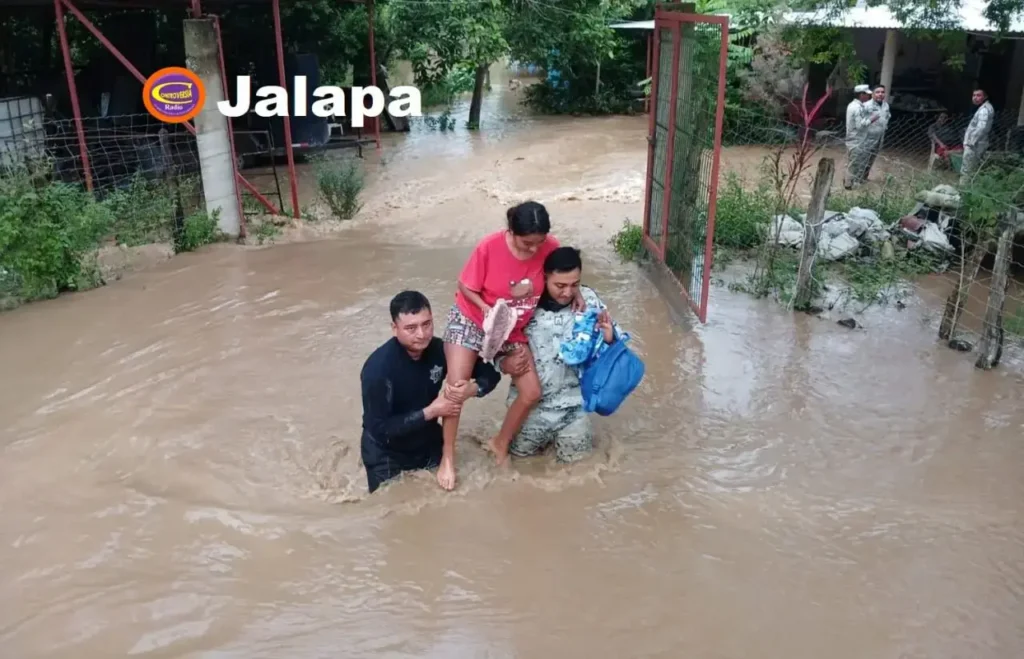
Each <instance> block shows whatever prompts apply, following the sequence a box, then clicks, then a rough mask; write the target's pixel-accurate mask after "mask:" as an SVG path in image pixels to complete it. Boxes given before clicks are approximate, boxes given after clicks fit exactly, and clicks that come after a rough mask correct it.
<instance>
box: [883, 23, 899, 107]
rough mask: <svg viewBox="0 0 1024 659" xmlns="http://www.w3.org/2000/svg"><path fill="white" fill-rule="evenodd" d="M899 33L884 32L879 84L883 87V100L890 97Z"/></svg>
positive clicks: (894, 31)
mask: <svg viewBox="0 0 1024 659" xmlns="http://www.w3.org/2000/svg"><path fill="white" fill-rule="evenodd" d="M899 41H900V33H899V32H897V31H896V30H886V31H885V48H884V50H882V75H881V80H879V82H880V83H881V84H882V85H884V86H885V99H886V100H889V98H891V97H892V74H893V70H894V69H895V68H896V52H897V51H898V50H899Z"/></svg>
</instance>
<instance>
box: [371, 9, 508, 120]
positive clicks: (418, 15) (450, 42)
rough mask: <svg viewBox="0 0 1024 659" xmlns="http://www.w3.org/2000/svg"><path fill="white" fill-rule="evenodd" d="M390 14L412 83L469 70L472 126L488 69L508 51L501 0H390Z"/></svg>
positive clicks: (438, 80) (437, 80)
mask: <svg viewBox="0 0 1024 659" xmlns="http://www.w3.org/2000/svg"><path fill="white" fill-rule="evenodd" d="M389 10H390V20H391V25H392V27H393V30H394V36H395V40H396V42H397V43H400V44H402V47H401V51H402V54H404V55H405V57H407V58H408V59H409V61H411V62H412V66H413V72H414V73H415V75H416V80H417V82H419V83H420V84H423V85H437V84H441V82H442V80H443V79H444V78H445V76H447V75H448V74H449V73H451V72H452V71H453V70H454V69H455V68H456V67H457V66H459V65H463V64H468V65H470V66H471V67H472V68H473V71H474V84H473V100H472V102H471V103H470V106H469V127H470V128H477V127H478V126H479V125H480V109H481V106H482V104H483V92H484V80H485V79H486V76H487V69H488V68H489V67H490V65H491V64H492V63H494V62H495V61H497V60H499V59H500V58H501V57H503V56H504V55H506V54H507V53H508V42H507V41H506V39H505V30H506V26H507V20H508V12H507V10H506V8H505V6H504V5H503V4H502V3H501V1H500V0H452V1H451V2H409V1H408V0H395V1H394V2H392V3H391V5H390V7H389Z"/></svg>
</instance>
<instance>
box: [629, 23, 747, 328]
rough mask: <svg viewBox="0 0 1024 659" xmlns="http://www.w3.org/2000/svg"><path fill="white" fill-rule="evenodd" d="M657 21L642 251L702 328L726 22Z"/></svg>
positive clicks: (721, 108) (715, 188) (718, 148)
mask: <svg viewBox="0 0 1024 659" xmlns="http://www.w3.org/2000/svg"><path fill="white" fill-rule="evenodd" d="M654 21H655V25H654V49H653V50H654V54H653V64H652V70H653V77H654V79H653V80H652V81H651V100H652V102H653V103H652V104H653V109H652V111H651V112H650V113H649V117H650V119H649V122H650V123H649V125H650V129H649V136H648V149H647V184H646V192H645V195H644V226H643V233H644V244H645V245H646V247H647V249H648V251H650V253H651V254H653V255H654V256H655V257H656V258H657V259H658V260H659V261H661V262H662V263H663V264H664V265H665V266H667V268H668V270H669V271H670V272H671V273H672V275H673V276H674V277H675V278H676V279H677V280H678V282H679V284H680V285H681V286H682V289H683V293H684V294H685V296H686V298H687V302H688V303H689V305H690V307H691V308H692V309H693V311H694V313H696V314H697V317H698V318H699V319H700V321H701V322H702V323H703V322H706V321H707V307H708V288H709V285H710V280H711V259H712V256H713V241H714V231H715V206H716V201H717V196H718V170H719V156H720V155H721V150H722V119H723V115H724V111H725V76H726V64H727V61H728V47H729V19H728V17H727V16H710V15H702V14H691V13H685V12H679V11H671V10H665V9H660V8H659V9H656V10H655V15H654Z"/></svg>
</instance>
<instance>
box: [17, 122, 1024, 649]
mask: <svg viewBox="0 0 1024 659" xmlns="http://www.w3.org/2000/svg"><path fill="white" fill-rule="evenodd" d="M488 109H491V110H494V109H495V108H494V107H493V106H488V107H485V117H486V116H487V112H488ZM503 122H504V123H502V124H501V125H500V126H498V127H492V128H488V129H486V130H485V131H483V132H482V133H481V134H479V135H472V136H470V135H467V134H465V132H464V131H463V132H462V133H456V134H455V135H438V134H431V133H429V132H424V133H422V134H419V133H417V134H414V135H411V136H408V137H407V138H402V137H398V136H389V137H388V144H387V145H386V146H387V148H386V150H385V151H384V164H380V163H379V162H377V161H375V160H374V159H373V158H371V159H369V160H370V163H371V168H373V174H372V179H371V182H370V188H369V190H368V194H367V204H366V208H365V209H364V211H363V213H362V214H361V215H360V218H359V219H357V220H356V221H354V222H353V223H352V224H351V226H350V227H347V228H346V229H344V230H342V231H340V232H338V233H337V234H336V235H335V236H334V237H333V238H332V239H328V240H320V241H316V242H306V243H294V244H278V245H275V246H273V247H270V248H266V249H243V248H238V247H234V246H227V245H219V246H214V247H212V248H210V249H206V250H203V251H201V252H200V253H196V254H186V255H182V256H178V257H175V258H174V259H172V260H168V261H164V262H162V263H160V264H158V265H156V266H154V267H152V268H149V269H147V270H146V271H145V272H141V273H137V274H134V275H131V276H127V277H125V278H124V279H123V280H122V281H120V282H117V283H116V284H115V285H111V286H107V287H104V288H102V289H98V290H95V291H91V292H88V293H84V294H79V295H73V296H65V297H62V298H60V299H57V300H53V301H49V302H45V303H39V304H32V305H28V306H26V307H23V308H21V309H18V310H15V311H13V312H10V313H7V314H4V315H2V316H0V364H3V367H4V368H3V373H2V375H0V448H2V451H3V454H2V459H0V514H2V515H3V518H4V525H3V530H2V531H0V539H2V542H0V566H2V567H0V597H2V599H3V601H4V602H6V603H7V604H6V605H5V607H4V608H3V613H2V615H0V642H2V644H3V647H4V648H5V649H4V652H3V654H4V656H11V657H17V658H19V659H20V658H22V657H25V658H27V657H69V658H74V659H92V658H96V659H106V658H108V657H116V656H129V655H130V656H146V657H219V658H227V657H238V658H240V659H241V658H245V659H253V658H264V657H265V658H268V659H270V658H274V659H276V658H278V657H283V656H288V657H325V658H326V657H339V656H344V657H444V658H450V657H546V656H552V657H554V656H562V657H592V656H609V657H612V656H614V657H666V658H676V657H683V656H693V657H707V658H713V657H721V658H728V659H748V658H750V657H762V658H764V659H801V658H807V659H819V658H820V657H823V656H828V657H834V658H836V659H846V658H849V659H862V658H864V657H872V658H873V659H883V658H888V659H918V658H921V659H925V658H927V659H936V658H949V659H959V658H960V657H972V658H974V659H1005V658H1007V657H1016V656H1021V655H1022V654H1024V519H1022V513H1021V506H1022V501H1024V480H1022V479H1021V469H1022V465H1024V442H1022V437H1024V387H1022V386H1021V385H1022V384H1024V375H1022V372H1024V369H1022V368H1021V363H1020V360H1019V359H1018V358H1016V357H1013V356H1012V355H1011V356H1010V358H1008V360H1007V362H1006V363H1005V364H1004V367H1002V368H1000V369H999V370H996V371H992V372H987V373H983V372H979V371H976V370H975V369H974V367H973V361H972V359H970V358H969V357H966V356H965V355H962V354H960V353H955V352H952V351H950V350H948V349H946V348H945V347H942V346H940V345H937V344H936V342H935V341H934V338H933V337H934V321H935V314H936V313H937V310H936V307H935V305H934V304H932V303H930V302H929V301H928V300H927V299H924V300H921V301H917V302H911V304H910V306H909V307H908V308H907V309H905V310H904V311H902V312H899V313H897V312H883V311H879V312H877V313H876V314H874V315H871V316H869V317H867V318H866V319H865V329H863V330H857V331H850V330H847V329H845V328H843V327H840V326H838V325H836V324H835V321H834V319H828V320H821V319H817V318H812V317H807V316H794V315H792V314H790V313H787V312H786V311H784V310H782V309H780V308H779V306H778V305H777V304H775V303H773V302H771V301H752V300H751V299H750V298H749V297H747V296H745V295H743V294H736V293H730V292H729V291H728V290H726V289H724V288H722V287H716V288H714V289H713V290H712V293H711V312H710V317H709V322H708V323H707V325H704V326H697V325H695V324H694V323H692V322H691V321H690V320H689V318H688V317H686V316H679V315H677V314H676V313H675V312H674V311H673V309H672V305H670V304H668V303H667V302H666V300H665V299H664V298H663V297H662V296H660V295H659V293H658V292H657V290H656V289H655V287H654V286H653V285H652V283H651V281H650V280H649V279H648V278H647V277H646V276H645V275H644V273H642V272H641V271H640V270H638V269H637V268H636V266H634V265H629V264H621V263H619V261H618V260H617V259H616V258H615V257H614V255H613V254H612V253H611V251H610V248H609V247H608V245H607V238H608V236H610V235H611V234H612V233H613V232H614V231H615V230H616V229H618V228H619V226H620V225H621V223H622V221H623V219H625V218H626V217H630V218H632V219H633V220H634V221H638V220H639V217H640V214H641V212H642V199H641V194H642V181H643V163H644V154H645V147H646V143H645V138H644V135H645V132H644V128H645V123H644V120H643V119H642V118H612V119H593V120H585V121H583V120H578V119H565V120H561V119H559V120H539V119H533V118H530V117H528V116H525V115H517V114H515V113H513V114H512V116H510V117H509V116H506V117H505V118H504V119H503ZM375 163H376V164H375ZM638 186H639V187H638ZM312 192H313V191H312V188H311V187H308V186H307V187H306V188H305V189H304V195H307V196H308V195H312ZM529 197H536V198H538V199H540V200H541V201H544V202H545V203H547V204H548V205H549V207H550V209H551V213H552V217H553V219H554V223H555V230H556V232H557V234H558V236H559V237H560V238H561V239H562V240H563V242H566V243H573V244H577V245H579V246H581V247H582V248H583V249H584V259H585V267H586V271H585V279H586V281H587V283H589V284H590V285H592V286H594V287H595V288H597V289H598V290H599V291H600V292H601V293H602V295H603V296H604V297H605V299H606V301H607V302H608V304H609V306H610V307H611V310H612V312H613V313H614V314H615V316H616V318H617V319H618V320H619V322H620V323H621V324H622V325H623V326H624V327H625V328H626V329H628V330H629V331H630V332H632V333H633V335H634V337H635V340H636V346H637V349H638V351H639V352H640V353H641V354H642V355H643V356H644V358H645V360H646V362H647V366H648V375H647V378H646V379H645V381H644V383H643V384H642V385H641V387H640V389H639V390H638V391H637V392H636V393H635V394H634V395H633V397H632V399H631V400H630V401H629V402H628V403H627V404H626V406H625V407H624V408H623V409H622V411H621V412H619V413H618V414H616V415H615V416H613V417H611V418H608V419H599V420H598V421H597V429H598V441H599V446H598V449H597V450H596V451H595V454H594V455H593V456H592V458H591V459H589V460H588V461H586V462H585V463H583V464H580V465H576V466H574V467H572V468H562V467H558V466H556V465H554V464H553V462H552V459H551V458H550V457H540V458H535V459H530V460H524V461H519V462H517V463H516V464H515V467H514V469H512V470H510V471H507V472H499V471H496V470H494V469H493V468H492V467H491V466H490V461H489V460H488V458H487V456H486V455H485V454H484V452H483V451H482V450H481V449H480V448H479V446H478V445H477V442H478V441H480V440H482V439H484V438H486V437H488V436H489V433H490V432H492V431H493V429H494V428H496V427H497V425H498V423H499V422H500V414H501V412H502V410H503V395H504V391H505V386H504V385H502V386H501V387H500V388H499V391H498V392H497V393H496V394H494V395H492V396H490V397H488V398H487V399H485V400H483V401H480V402H479V403H478V404H476V405H473V406H472V407H470V408H468V411H467V415H468V416H467V418H465V419H464V421H463V424H462V425H463V435H462V438H461V440H460V445H459V458H458V460H459V468H460V486H459V488H458V490H457V491H456V492H454V493H452V494H445V493H442V492H440V491H439V490H438V489H437V487H436V485H435V483H434V481H433V478H432V477H431V476H430V475H429V474H426V475H412V476H410V477H408V478H404V479H402V480H401V481H399V482H398V483H395V484H394V485H392V486H390V487H388V488H386V489H385V490H383V491H382V492H381V493H379V494H378V495H374V496H372V497H367V496H365V494H364V487H365V481H364V475H363V473H362V471H361V469H360V466H359V464H358V437H359V427H360V418H359V415H360V401H359V384H358V372H359V368H360V367H361V365H362V361H363V360H364V359H365V357H366V355H368V354H369V352H370V351H371V350H372V349H373V348H374V347H376V346H377V345H378V344H379V343H380V342H382V341H384V340H385V339H386V338H387V337H388V336H389V329H388V321H389V319H388V317H387V302H388V300H389V299H390V297H391V296H392V295H393V294H394V293H395V292H397V291H398V290H400V289H402V288H417V289H420V290H422V291H423V292H425V293H426V294H427V295H428V296H429V297H430V299H431V300H432V301H433V302H434V305H435V312H436V313H437V314H438V315H440V314H443V313H444V312H445V311H446V310H447V307H448V305H449V304H450V303H451V299H452V292H453V285H454V279H455V276H456V275H457V273H458V270H459V267H460V266H461V264H462V262H463V260H464V259H465V257H466V256H467V255H468V253H469V250H470V248H471V247H472V244H473V241H475V240H476V239H478V238H479V237H481V236H482V235H484V234H485V233H487V232H488V231H491V230H494V229H496V228H498V227H499V226H500V225H501V221H502V218H503V217H504V208H505V206H506V205H508V204H510V203H512V202H515V201H519V200H522V199H525V198H529ZM283 242H287V241H283Z"/></svg>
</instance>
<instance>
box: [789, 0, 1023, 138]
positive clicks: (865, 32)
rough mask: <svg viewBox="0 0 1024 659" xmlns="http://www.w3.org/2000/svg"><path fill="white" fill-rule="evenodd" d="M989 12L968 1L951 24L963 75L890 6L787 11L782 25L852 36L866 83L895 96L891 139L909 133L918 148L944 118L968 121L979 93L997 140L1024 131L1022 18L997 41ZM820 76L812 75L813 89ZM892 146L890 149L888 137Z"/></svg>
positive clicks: (840, 101) (842, 99)
mask: <svg viewBox="0 0 1024 659" xmlns="http://www.w3.org/2000/svg"><path fill="white" fill-rule="evenodd" d="M987 6H988V2H987V1H986V0H963V2H962V6H961V8H960V10H959V14H958V16H956V17H954V19H953V20H952V24H953V25H954V26H955V28H954V29H957V30H959V31H960V32H961V33H962V37H963V39H964V42H965V51H966V58H965V62H964V66H963V68H962V69H959V70H958V69H955V68H952V67H949V66H947V65H946V63H945V55H944V54H943V52H942V50H941V48H940V46H939V43H938V40H937V39H929V38H927V37H925V38H920V37H917V36H913V33H914V32H918V33H920V30H909V29H907V28H906V27H905V26H904V24H903V23H902V22H901V21H900V20H899V19H897V18H896V16H895V15H894V14H893V12H892V11H890V10H889V8H888V7H886V6H875V7H868V6H867V4H866V2H865V1H864V0H858V3H857V5H856V6H854V7H851V8H849V9H847V10H846V11H844V12H842V13H838V12H835V11H828V10H819V11H809V12H788V13H787V14H785V15H784V17H783V20H784V21H785V22H787V23H790V24H794V25H806V26H814V27H833V28H840V29H845V30H849V31H850V33H851V37H852V39H853V43H854V47H855V51H856V56H857V59H859V60H860V61H861V62H862V63H864V64H865V65H866V66H867V79H866V80H864V81H863V82H865V83H868V84H871V85H878V84H882V85H885V87H886V89H887V90H889V104H890V106H891V107H892V110H893V114H894V123H895V125H891V126H892V128H891V129H890V131H889V133H890V134H894V133H896V132H897V131H899V132H902V133H903V136H902V140H901V141H904V140H905V141H906V142H907V146H911V144H912V143H916V142H918V141H921V140H926V139H927V138H926V137H925V136H924V134H923V131H926V126H927V125H928V124H930V123H931V122H932V121H933V120H934V117H935V115H937V114H938V113H940V112H943V111H945V112H948V113H949V114H950V115H951V116H955V117H957V118H958V119H959V121H960V122H964V121H965V120H966V118H968V117H969V115H970V114H971V113H972V112H973V110H974V107H973V106H972V105H971V92H972V91H973V90H974V89H977V88H979V87H980V88H982V89H984V90H985V91H986V92H987V93H988V95H989V99H990V100H991V102H992V105H993V106H994V107H995V109H996V113H997V123H996V128H995V130H996V133H995V134H996V135H999V136H1000V138H1002V137H1005V136H1006V134H1007V131H1008V130H1009V129H1011V128H1013V127H1014V126H1022V125H1024V20H1022V19H1017V20H1015V21H1014V22H1013V24H1012V25H1011V26H1010V30H1009V31H1008V32H1007V33H1005V34H1003V35H1000V37H999V38H998V39H997V38H996V36H997V28H996V26H995V25H993V24H992V23H990V22H989V21H988V19H987V18H985V16H984V11H985V8H986V7H987ZM947 31H948V30H947ZM817 73H818V74H819V76H823V75H825V74H824V73H822V72H817ZM815 77H818V76H815V75H814V72H812V74H811V81H812V84H813V83H814V78H815ZM821 82H822V83H823V80H822V81H821ZM850 98H852V91H851V90H843V91H841V92H840V93H839V94H838V95H837V97H836V107H839V108H841V107H843V106H845V104H846V103H847V102H849V100H850ZM912 127H914V128H913V130H912ZM893 129H896V130H893ZM893 136H894V137H895V136H896V135H895V134H894V135H893ZM886 141H887V143H890V140H889V138H888V137H887V140H886ZM893 146H895V144H893ZM915 146H916V144H915Z"/></svg>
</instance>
